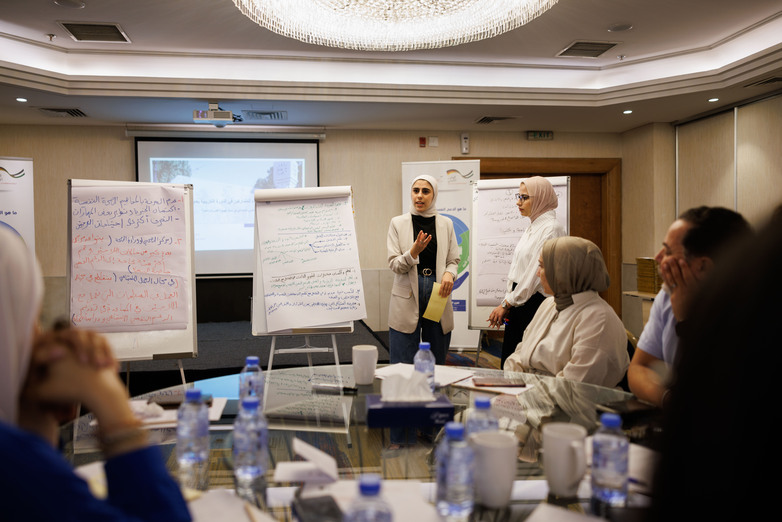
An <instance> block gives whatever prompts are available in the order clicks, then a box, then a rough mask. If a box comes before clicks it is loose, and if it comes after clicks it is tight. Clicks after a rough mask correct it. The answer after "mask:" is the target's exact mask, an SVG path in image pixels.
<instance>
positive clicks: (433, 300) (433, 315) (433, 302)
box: [424, 283, 448, 323]
mask: <svg viewBox="0 0 782 522" xmlns="http://www.w3.org/2000/svg"><path fill="white" fill-rule="evenodd" d="M447 302H448V298H447V297H440V283H434V285H432V295H431V296H430V297H429V303H428V304H427V305H426V311H425V312H424V319H429V320H430V321H434V322H436V323H439V322H440V318H441V317H442V316H443V312H444V311H445V303H447Z"/></svg>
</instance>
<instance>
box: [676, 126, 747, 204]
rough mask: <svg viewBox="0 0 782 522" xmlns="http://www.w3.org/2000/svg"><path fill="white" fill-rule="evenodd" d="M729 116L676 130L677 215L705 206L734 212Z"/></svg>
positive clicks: (732, 157)
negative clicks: (720, 207)
mask: <svg viewBox="0 0 782 522" xmlns="http://www.w3.org/2000/svg"><path fill="white" fill-rule="evenodd" d="M733 137H734V132H733V112H726V113H723V114H718V115H716V116H712V117H711V118H706V119H704V120H699V121H696V122H693V123H688V124H687V125H682V126H680V127H679V136H678V140H679V213H681V212H683V211H685V210H687V209H688V208H692V207H696V206H700V205H709V206H722V207H727V208H731V209H732V208H734V207H735V205H734V200H733V194H734V190H733V184H734V176H733V165H734V161H735V157H734V154H733Z"/></svg>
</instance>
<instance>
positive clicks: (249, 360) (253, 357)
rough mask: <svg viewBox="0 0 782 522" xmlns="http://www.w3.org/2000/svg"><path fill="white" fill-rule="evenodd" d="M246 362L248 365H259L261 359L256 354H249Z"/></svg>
mask: <svg viewBox="0 0 782 522" xmlns="http://www.w3.org/2000/svg"><path fill="white" fill-rule="evenodd" d="M244 362H245V364H246V365H247V366H258V363H259V362H260V359H258V356H256V355H248V356H247V359H245V360H244Z"/></svg>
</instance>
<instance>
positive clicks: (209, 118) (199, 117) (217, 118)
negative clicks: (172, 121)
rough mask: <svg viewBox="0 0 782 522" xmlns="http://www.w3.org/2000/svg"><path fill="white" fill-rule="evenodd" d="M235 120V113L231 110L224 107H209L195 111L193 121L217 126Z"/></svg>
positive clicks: (223, 125) (222, 125)
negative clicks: (225, 109)
mask: <svg viewBox="0 0 782 522" xmlns="http://www.w3.org/2000/svg"><path fill="white" fill-rule="evenodd" d="M233 121H234V115H233V113H232V112H231V111H224V110H222V109H209V110H206V111H199V110H197V109H196V110H194V111H193V122H195V123H211V124H212V125H214V126H215V127H225V126H226V124H228V123H232V122H233Z"/></svg>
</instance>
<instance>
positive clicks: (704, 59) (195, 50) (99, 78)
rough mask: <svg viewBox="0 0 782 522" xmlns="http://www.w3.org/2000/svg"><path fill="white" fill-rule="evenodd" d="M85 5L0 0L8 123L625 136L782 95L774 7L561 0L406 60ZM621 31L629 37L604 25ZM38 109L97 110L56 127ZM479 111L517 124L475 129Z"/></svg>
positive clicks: (123, 2) (201, 6)
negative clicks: (110, 35)
mask: <svg viewBox="0 0 782 522" xmlns="http://www.w3.org/2000/svg"><path fill="white" fill-rule="evenodd" d="M84 1H85V3H86V4H87V5H86V7H85V8H84V9H78V10H76V9H68V8H64V7H60V6H57V5H55V4H54V3H53V2H52V0H2V9H0V123H12V124H25V123H26V124H59V123H62V124H74V123H78V124H125V123H167V124H169V123H192V111H193V109H206V107H207V101H208V100H216V101H219V103H220V107H221V108H223V109H226V110H231V111H233V112H234V113H235V114H236V113H239V114H240V113H241V112H242V110H249V109H252V110H262V111H271V110H274V111H278V110H280V111H287V114H288V120H287V121H285V122H279V121H274V122H258V121H256V122H251V121H246V122H245V124H250V123H253V124H269V125H280V124H286V125H301V126H317V127H324V128H326V129H329V128H351V129H409V130H465V131H469V130H514V131H516V130H520V131H523V130H531V129H537V130H555V131H591V132H621V131H625V130H629V129H632V128H635V127H638V126H641V125H644V124H647V123H650V122H674V121H679V120H682V119H686V118H690V117H692V116H694V115H698V114H702V113H705V112H708V111H713V110H717V109H719V108H720V107H729V106H731V105H732V104H735V103H738V102H740V101H742V100H747V99H752V98H754V97H757V96H761V95H765V94H768V93H770V92H774V91H776V90H779V89H780V88H781V87H782V83H776V84H774V83H772V84H769V85H765V86H762V87H748V85H750V84H752V83H753V82H756V81H758V80H762V79H766V78H771V77H782V2H780V1H779V0H745V1H743V2H734V1H728V0H686V1H684V0H656V1H649V0H559V3H558V4H557V5H556V6H554V7H553V8H552V9H551V10H550V11H548V12H547V13H544V14H543V15H542V16H540V17H539V18H537V19H536V20H533V21H532V22H530V23H529V24H527V25H525V26H523V27H521V28H519V29H517V30H515V31H511V32H509V33H506V34H504V35H501V36H499V37H496V38H493V39H491V40H485V41H482V42H475V43H471V44H465V45H460V46H457V47H452V48H447V49H439V50H431V51H414V52H407V53H384V52H361V51H349V50H341V49H333V48H327V47H319V46H314V45H310V44H305V43H302V42H299V41H296V40H291V39H288V38H284V37H281V36H278V35H275V34H273V33H271V32H270V31H267V30H265V29H262V28H260V27H258V26H256V25H255V24H254V23H253V22H251V21H250V20H249V19H247V18H245V17H244V16H243V15H242V14H241V13H240V11H239V10H238V9H237V8H236V7H235V6H234V4H233V2H232V1H231V0H133V1H129V0H84ZM61 21H75V22H107V23H108V22H111V23H117V24H119V25H120V26H121V28H122V29H123V30H124V32H125V33H126V34H127V35H128V37H129V38H130V40H131V43H129V44H128V43H119V44H118V43H80V42H76V41H73V40H72V39H71V38H70V37H69V36H68V35H67V33H66V32H65V30H64V29H63V28H62V27H61V26H60V25H58V22H61ZM618 23H629V24H632V26H633V28H632V29H631V30H629V31H625V32H618V33H612V32H608V30H607V29H608V28H609V27H610V26H612V25H613V24H618ZM47 34H53V35H55V38H54V40H52V41H51V42H50V41H49V38H48V37H47V36H46V35H47ZM576 40H592V41H611V42H617V43H618V45H617V46H616V47H615V48H614V49H612V50H610V51H608V52H607V53H605V54H604V55H603V56H601V57H599V58H594V59H589V58H561V57H557V56H556V55H557V53H559V52H560V51H561V50H562V49H564V48H565V47H567V46H568V45H570V44H571V43H573V42H574V41H576ZM619 55H623V56H624V58H623V59H619V58H618V56H619ZM19 96H22V97H25V98H27V99H28V102H27V103H26V104H22V103H18V102H16V101H15V98H17V97H19ZM712 97H718V98H719V99H720V100H719V101H718V102H716V103H709V102H708V101H707V100H708V99H709V98H712ZM40 107H55V108H78V109H80V110H81V111H83V112H84V113H85V114H86V115H87V117H85V118H78V119H74V118H52V117H50V116H46V115H44V114H43V113H41V112H40V111H39V110H38V109H39V108H40ZM625 109H632V110H633V113H632V114H630V115H624V114H622V111H623V110H625ZM482 116H493V117H507V118H511V119H508V120H504V121H496V122H494V123H491V124H488V125H478V124H475V123H474V122H475V120H476V119H478V118H480V117H482ZM245 124H235V125H234V127H240V126H242V125H245Z"/></svg>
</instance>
